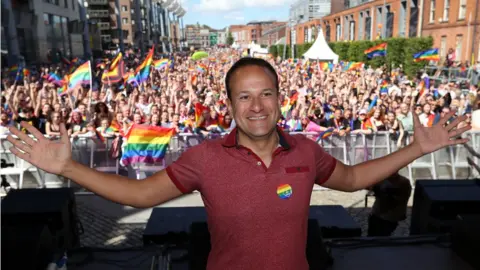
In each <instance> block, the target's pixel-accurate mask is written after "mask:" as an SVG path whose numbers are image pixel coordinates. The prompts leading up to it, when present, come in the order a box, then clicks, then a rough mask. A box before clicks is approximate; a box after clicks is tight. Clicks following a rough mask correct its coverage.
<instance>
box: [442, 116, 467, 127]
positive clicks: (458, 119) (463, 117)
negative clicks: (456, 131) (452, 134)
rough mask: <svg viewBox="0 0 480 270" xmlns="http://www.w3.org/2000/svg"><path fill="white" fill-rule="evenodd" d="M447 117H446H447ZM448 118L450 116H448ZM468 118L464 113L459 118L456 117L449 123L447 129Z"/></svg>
mask: <svg viewBox="0 0 480 270" xmlns="http://www.w3.org/2000/svg"><path fill="white" fill-rule="evenodd" d="M445 118H446V117H445ZM447 119H448V118H447ZM466 119H467V116H466V115H462V116H459V117H457V118H455V120H453V121H452V122H451V123H450V124H448V125H447V127H446V129H447V130H448V131H450V130H452V129H453V128H455V127H456V126H458V124H460V122H463V121H465V120H466Z"/></svg>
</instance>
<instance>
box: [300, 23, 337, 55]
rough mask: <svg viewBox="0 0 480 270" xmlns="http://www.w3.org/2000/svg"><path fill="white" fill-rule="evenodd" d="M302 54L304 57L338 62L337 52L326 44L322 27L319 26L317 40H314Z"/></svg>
mask: <svg viewBox="0 0 480 270" xmlns="http://www.w3.org/2000/svg"><path fill="white" fill-rule="evenodd" d="M303 56H304V57H305V59H312V60H320V61H332V62H333V63H334V64H336V63H338V54H335V53H334V52H333V51H332V49H330V47H329V46H328V44H327V42H326V41H325V37H324V36H323V31H322V28H320V31H319V33H318V38H317V40H315V42H314V43H313V45H312V47H310V49H308V51H307V52H306V53H304V54H303Z"/></svg>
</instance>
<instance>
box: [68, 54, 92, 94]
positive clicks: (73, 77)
mask: <svg viewBox="0 0 480 270" xmlns="http://www.w3.org/2000/svg"><path fill="white" fill-rule="evenodd" d="M68 77H69V81H68V90H71V89H73V88H75V87H78V86H80V85H82V84H90V82H91V81H92V71H91V69H90V61H87V62H85V63H83V64H82V65H81V66H79V67H78V68H77V69H76V70H75V72H73V73H72V74H70V75H69V76H68ZM68 90H67V91H68Z"/></svg>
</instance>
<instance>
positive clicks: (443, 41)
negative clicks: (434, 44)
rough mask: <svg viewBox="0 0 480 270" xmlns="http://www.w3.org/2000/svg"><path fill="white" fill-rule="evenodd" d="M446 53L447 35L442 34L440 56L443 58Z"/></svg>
mask: <svg viewBox="0 0 480 270" xmlns="http://www.w3.org/2000/svg"><path fill="white" fill-rule="evenodd" d="M446 54H447V36H442V39H441V40H440V58H442V59H444V58H445V55H446Z"/></svg>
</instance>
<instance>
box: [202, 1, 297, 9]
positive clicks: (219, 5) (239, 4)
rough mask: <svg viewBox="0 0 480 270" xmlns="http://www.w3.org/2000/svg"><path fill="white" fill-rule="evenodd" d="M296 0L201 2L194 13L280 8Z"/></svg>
mask: <svg viewBox="0 0 480 270" xmlns="http://www.w3.org/2000/svg"><path fill="white" fill-rule="evenodd" d="M293 1H294V0H200V3H199V4H196V5H194V6H193V10H194V11H213V12H215V11H224V12H227V11H236V10H240V9H243V8H254V7H260V8H262V7H264V8H265V7H280V6H285V5H289V4H291V3H292V2H293Z"/></svg>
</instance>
